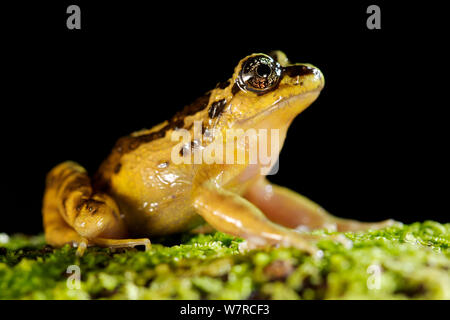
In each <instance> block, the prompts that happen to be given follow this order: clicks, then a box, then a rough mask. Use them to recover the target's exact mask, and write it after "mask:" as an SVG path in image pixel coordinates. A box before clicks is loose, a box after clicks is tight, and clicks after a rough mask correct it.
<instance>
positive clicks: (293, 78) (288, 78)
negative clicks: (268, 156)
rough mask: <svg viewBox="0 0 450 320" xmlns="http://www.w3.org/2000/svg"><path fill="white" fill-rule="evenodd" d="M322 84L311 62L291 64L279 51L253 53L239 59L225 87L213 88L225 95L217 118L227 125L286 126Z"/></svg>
mask: <svg viewBox="0 0 450 320" xmlns="http://www.w3.org/2000/svg"><path fill="white" fill-rule="evenodd" d="M323 86H324V77H323V75H322V73H321V72H320V70H319V69H317V68H316V67H314V66H312V65H310V64H299V63H295V64H291V63H289V61H288V59H287V57H286V55H285V54H284V53H283V52H281V51H275V52H273V53H271V54H270V55H266V54H260V53H258V54H252V55H250V56H247V57H245V58H244V59H242V60H241V61H240V62H239V63H238V65H237V66H236V68H235V71H234V74H233V76H232V78H231V81H229V82H228V86H227V87H223V89H219V88H216V94H218V96H221V97H226V98H227V99H223V100H220V102H221V103H222V105H219V106H220V111H221V114H220V115H221V118H222V119H221V121H220V122H222V123H224V122H225V123H226V125H225V126H224V127H228V128H230V127H233V128H241V127H242V128H244V129H245V128H280V129H282V128H286V129H287V127H288V126H289V124H290V123H291V121H292V120H293V119H294V118H295V116H297V115H298V114H299V113H300V112H302V111H303V110H304V109H306V108H307V107H308V106H309V105H310V104H311V103H313V102H314V100H315V99H316V98H317V97H318V96H319V94H320V91H321V90H322V88H323ZM222 90H223V92H222V93H219V91H222ZM225 101H226V102H225ZM213 106H214V104H212V107H213ZM210 111H211V109H210ZM213 111H214V110H213ZM210 115H211V114H210ZM213 116H216V114H215V113H213Z"/></svg>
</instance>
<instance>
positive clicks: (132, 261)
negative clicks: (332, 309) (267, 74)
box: [0, 221, 450, 299]
mask: <svg viewBox="0 0 450 320" xmlns="http://www.w3.org/2000/svg"><path fill="white" fill-rule="evenodd" d="M314 233H315V234H323V235H326V233H325V232H324V231H315V232H314ZM345 236H346V237H347V238H349V239H351V240H352V242H353V247H352V248H346V247H344V246H343V245H342V244H338V243H335V242H333V241H332V240H330V239H327V238H326V237H325V239H324V240H322V241H320V242H319V243H318V246H319V247H320V248H321V249H322V250H323V257H322V258H320V259H318V258H314V257H311V256H308V255H305V254H303V253H302V252H300V251H298V250H296V249H293V248H273V249H263V250H253V251H248V252H243V253H241V252H240V251H239V244H240V243H241V242H242V240H241V239H236V238H233V237H230V236H228V235H225V234H223V233H219V232H217V233H214V234H209V235H197V236H193V235H187V234H186V235H182V236H181V237H178V238H168V239H161V240H160V241H162V242H161V243H154V244H153V247H152V250H151V251H149V252H143V251H139V250H136V249H131V250H124V249H121V250H110V249H101V248H89V249H88V251H87V253H86V254H85V255H84V256H83V257H81V258H78V257H76V255H75V249H73V248H70V247H69V246H66V247H64V248H61V249H53V248H51V247H49V246H46V245H45V242H44V239H43V237H42V236H36V237H25V236H21V235H15V236H12V237H10V238H9V237H8V236H6V235H5V234H0V299H249V298H253V299H261V298H263V299H266V298H268V299H450V271H449V270H450V248H449V244H450V224H439V223H436V222H432V221H426V222H424V223H414V224H411V225H405V226H394V227H390V228H387V229H384V230H377V231H369V232H361V233H346V234H345ZM174 242H175V243H181V244H180V245H169V243H172V244H173V243H174ZM71 265H76V266H79V268H80V272H81V281H80V289H69V287H68V285H67V284H68V282H69V284H70V283H73V281H72V278H73V276H71V273H67V268H68V267H69V266H71Z"/></svg>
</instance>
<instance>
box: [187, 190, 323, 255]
mask: <svg viewBox="0 0 450 320" xmlns="http://www.w3.org/2000/svg"><path fill="white" fill-rule="evenodd" d="M193 204H194V207H195V209H196V211H197V212H198V214H200V215H201V216H202V217H203V218H204V219H205V220H206V222H208V223H209V224H210V225H211V226H212V227H214V228H215V229H217V230H219V231H221V232H225V233H229V234H232V235H235V236H239V237H243V238H245V239H247V240H248V241H249V243H250V244H251V245H252V246H264V245H273V244H279V245H282V246H294V247H297V248H299V249H302V250H304V251H307V252H309V253H313V254H314V253H316V251H317V249H316V247H315V246H314V245H313V244H312V242H311V240H313V239H314V240H316V238H315V237H313V236H309V235H306V234H305V235H302V234H300V233H298V232H295V231H293V230H291V229H288V228H285V227H282V226H280V225H277V224H275V223H273V222H271V221H270V220H269V219H267V218H266V217H265V216H264V214H263V213H262V212H261V211H260V210H259V209H258V208H257V207H255V206H254V205H253V204H251V203H250V202H249V201H247V200H245V199H244V198H242V197H240V196H239V195H237V194H235V193H232V192H230V191H227V190H225V189H222V188H220V187H217V186H215V185H214V184H212V183H206V184H204V185H202V186H201V187H199V188H198V190H196V193H195V195H194V200H193Z"/></svg>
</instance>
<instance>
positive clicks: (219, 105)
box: [208, 99, 227, 119]
mask: <svg viewBox="0 0 450 320" xmlns="http://www.w3.org/2000/svg"><path fill="white" fill-rule="evenodd" d="M226 105H227V100H225V99H222V100H219V101H215V102H213V103H212V104H211V107H209V110H208V115H209V117H210V118H211V119H214V118H217V117H218V116H219V115H220V114H221V113H222V112H223V109H224V108H225V106H226Z"/></svg>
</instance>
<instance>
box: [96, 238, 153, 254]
mask: <svg viewBox="0 0 450 320" xmlns="http://www.w3.org/2000/svg"><path fill="white" fill-rule="evenodd" d="M89 243H92V244H94V245H96V246H99V247H105V248H134V247H136V246H144V247H145V251H149V250H150V249H151V248H152V244H151V242H150V239H147V238H141V239H105V238H96V239H91V240H89Z"/></svg>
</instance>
